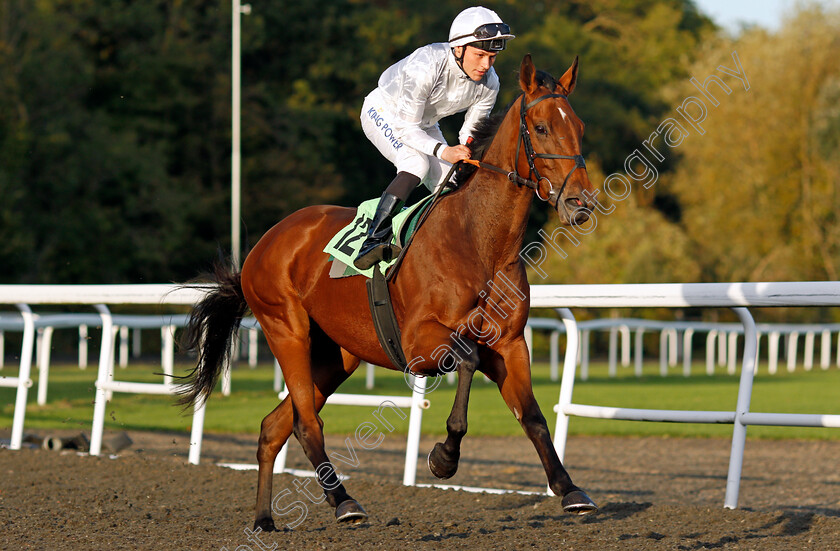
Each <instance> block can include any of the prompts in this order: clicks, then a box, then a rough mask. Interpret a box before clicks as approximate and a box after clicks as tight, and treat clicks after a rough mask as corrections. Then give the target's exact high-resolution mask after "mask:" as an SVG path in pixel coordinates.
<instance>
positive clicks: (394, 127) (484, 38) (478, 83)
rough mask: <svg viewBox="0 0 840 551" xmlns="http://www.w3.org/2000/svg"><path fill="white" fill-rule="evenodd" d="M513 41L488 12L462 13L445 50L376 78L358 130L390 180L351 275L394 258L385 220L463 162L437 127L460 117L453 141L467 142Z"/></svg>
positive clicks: (424, 52) (462, 153) (432, 50)
mask: <svg viewBox="0 0 840 551" xmlns="http://www.w3.org/2000/svg"><path fill="white" fill-rule="evenodd" d="M512 38H514V35H512V34H510V27H508V25H506V24H505V23H504V22H502V20H501V18H499V16H498V15H496V13H495V12H494V11H492V10H488V9H487V8H482V7H473V8H467V9H466V10H464V11H462V12H461V13H459V14H458V16H457V17H455V20H454V21H453V22H452V26H451V27H450V29H449V42H448V43H446V42H440V43H435V44H429V45H427V46H423V47H422V48H419V49H417V50H415V51H414V53H412V54H411V55H409V56H408V57H406V58H405V59H403V60H401V61H398V62H397V63H395V64H394V65H391V66H390V67H388V69H386V70H385V72H384V73H382V75H381V76H380V77H379V83H378V84H379V85H378V87H377V88H376V89H375V90H373V91H372V92H371V93H370V94H368V96H367V97H366V98H365V101H364V104H363V105H362V112H361V121H362V129H363V130H364V132H365V136H367V137H368V139H369V140H370V141H371V142H373V145H375V146H376V148H377V149H378V150H379V152H380V153H382V154H383V155H384V156H385V158H387V159H388V160H389V161H391V162H392V163H394V165H395V166H396V167H397V176H396V178H394V180H393V181H392V182H391V183H390V184H389V185H388V187H387V188H386V189H385V192H384V193H383V194H382V197H381V198H380V199H379V204H378V205H377V207H376V214H375V215H374V217H373V221H372V223H371V226H370V228H369V229H368V233H367V239H366V240H365V242H364V243H363V244H362V248H361V249H360V250H359V255H358V257H357V258H356V260H355V261H354V262H353V264H354V265H355V266H356V268H358V269H360V270H366V269H368V268H370V267H371V266H373V265H374V264H376V263H377V262H379V261H381V260H386V261H387V260H390V259H391V258H393V257H394V255H397V254H399V252H400V249H399V247H397V246H396V245H391V244H390V241H391V237H392V232H391V219H392V217H393V216H394V214H395V213H396V212H397V211H398V210H399V207H400V205H401V204H402V203H404V202H405V200H406V199H408V196H409V195H410V194H411V191H412V190H413V189H414V188H415V187H417V185H418V184H420V183H421V182H422V183H423V184H424V185H426V186H427V187H428V188H429V189H430V190H432V191H435V190H436V189H437V187H438V186H440V185H441V184H442V183H443V182H442V181H441V180H443V178H444V176H445V175H446V174H447V173H448V171H449V168H450V166H451V165H452V164H454V163H456V162H458V161H460V160H462V159H468V158H469V156H470V150H469V148H468V147H467V146H466V145H455V146H450V145H448V144H447V143H446V139H445V138H444V137H443V133H442V132H441V130H440V126H439V125H438V121H439V120H440V119H442V118H443V117H447V116H449V115H453V114H455V113H460V112H462V111H466V115H465V116H464V124H463V126H462V127H461V130H460V132H459V134H458V138H459V141H460V143H461V144H466V143H467V139H468V138H470V136H471V134H472V132H473V131H474V130H475V128H476V126H477V124H478V122H479V121H481V120H482V119H484V118H485V117H487V115H489V114H490V111H491V110H492V109H493V105H494V104H495V103H496V96H497V95H498V93H499V77H498V76H496V72H495V71H494V70H493V63H494V61H495V60H496V54H497V53H498V52H500V51H502V50H504V49H505V46H506V43H507V41H508V40H510V39H512Z"/></svg>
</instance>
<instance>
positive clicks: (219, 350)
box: [177, 265, 248, 407]
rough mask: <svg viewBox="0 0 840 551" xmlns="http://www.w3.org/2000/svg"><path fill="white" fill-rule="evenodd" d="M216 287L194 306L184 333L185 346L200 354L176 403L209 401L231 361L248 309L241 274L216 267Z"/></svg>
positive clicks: (188, 403) (185, 403) (179, 392)
mask: <svg viewBox="0 0 840 551" xmlns="http://www.w3.org/2000/svg"><path fill="white" fill-rule="evenodd" d="M214 279H215V282H214V283H215V285H214V287H213V290H211V291H210V292H209V293H208V294H207V296H205V297H204V298H203V299H202V300H201V302H199V303H198V304H196V305H195V307H194V308H193V310H192V313H191V314H190V321H189V323H187V327H186V329H185V332H184V337H183V341H182V343H183V346H184V347H185V348H186V349H187V350H194V351H196V352H197V354H198V361H197V364H196V366H195V368H194V369H193V370H192V371H191V372H190V373H189V374H188V375H185V376H184V377H178V378H179V379H181V382H180V386H179V388H178V391H177V393H178V394H179V395H180V396H181V397H180V398H179V399H178V401H177V404H178V405H182V406H185V407H186V406H189V405H191V404H193V403H197V402H203V401H204V400H206V399H207V398H208V397H209V396H210V393H211V392H212V391H213V388H214V387H215V386H216V381H217V380H218V379H219V373H220V372H221V370H222V367H223V366H224V364H225V363H226V361H227V360H228V359H229V358H230V354H231V349H232V346H231V345H232V343H233V338H234V335H236V332H237V330H238V329H239V324H240V323H241V322H242V316H244V315H245V312H246V311H247V310H248V304H247V303H246V302H245V296H244V295H243V294H242V280H241V275H240V273H239V272H234V271H232V270H231V269H230V268H228V267H225V266H222V265H217V266H216V269H215V278H214Z"/></svg>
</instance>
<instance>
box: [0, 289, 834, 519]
mask: <svg viewBox="0 0 840 551" xmlns="http://www.w3.org/2000/svg"><path fill="white" fill-rule="evenodd" d="M201 296H202V291H201V290H200V289H198V288H183V287H176V286H172V285H82V286H38V285H13V286H2V285H0V304H15V305H16V306H17V308H18V310H19V311H20V315H21V320H22V323H23V325H24V336H23V339H22V340H23V343H22V351H21V363H20V368H19V372H18V377H2V378H0V386H11V387H16V388H17V394H16V406H15V415H14V421H13V428H12V441H11V447H12V449H18V448H19V447H20V445H21V438H22V434H23V415H24V412H25V406H26V398H27V392H28V389H29V388H30V387H31V386H32V381H31V379H30V378H29V376H30V369H31V363H32V362H31V360H32V357H31V356H32V349H33V345H34V342H35V338H36V332H37V327H36V320H37V316H35V315H34V314H33V313H32V310H31V308H30V306H29V305H30V304H41V305H43V304H88V305H92V306H94V308H96V310H97V311H98V316H99V323H100V324H101V325H102V328H103V335H111V336H113V335H114V334H115V333H114V329H113V328H114V327H115V325H116V323H115V320H114V316H112V315H111V313H110V311H109V310H108V308H107V306H105V305H106V304H110V305H114V304H180V305H191V304H193V303H195V302H196V301H197V300H198V299H199V298H201ZM531 306H532V307H535V308H538V307H550V308H557V311H558V313H559V314H560V317H561V322H559V323H562V325H563V329H564V330H565V333H566V335H567V347H566V354H565V358H564V363H563V374H562V384H561V388H560V395H559V399H558V403H557V405H556V406H555V411H557V413H558V418H557V426H556V431H555V437H554V438H555V447H556V448H557V450H558V453H559V455H560V456H561V458H562V457H563V455H564V452H565V445H566V437H567V431H568V422H569V417H570V416H580V417H592V418H609V419H626V420H645V421H671V422H691V423H731V424H733V436H732V449H731V453H730V465H729V472H728V475H727V485H726V498H725V502H724V506H725V507H729V508H734V507H737V503H738V488H739V484H740V475H741V467H742V464H743V453H744V447H745V439H746V427H747V425H751V424H753V425H775V426H814V427H840V415H822V414H819V413H814V414H790V413H769V412H762V413H757V412H750V411H749V405H750V398H751V393H752V383H753V375H754V373H755V370H756V358H757V348H758V342H759V340H758V339H759V331H758V328H757V327H756V324H755V322H754V321H753V318H752V316H751V314H750V312H749V310H748V309H747V307H785V306H840V283H838V282H780V283H725V284H723V283H721V284H653V285H651V284H648V285H643V284H640V285H564V286H559V285H536V286H532V288H531ZM575 307H581V308H623V307H650V308H662V307H665V308H685V307H708V308H720V307H725V308H732V309H733V310H734V311H735V312H736V314H737V315H738V317H739V318H740V320H741V327H737V326H736V325H733V324H729V325H727V326H725V327H712V326H709V327H703V328H700V329H699V330H700V331H707V332H708V333H709V334H711V333H712V332H713V331H714V332H716V334H715V336H714V338H716V339H717V347H718V352H719V354H720V351H721V350H724V351H727V352H728V353H726V357H727V360H732V358H733V354H734V352H733V351H734V350H735V342H734V339H733V335H734V336H735V338H737V336H738V335H739V334H741V335H743V336H744V354H743V361H742V369H741V376H740V384H739V391H738V396H737V401H736V406H735V409H734V410H733V411H679V410H658V409H631V408H616V407H607V406H597V405H586V404H576V403H573V402H572V394H573V389H574V381H575V375H576V368H577V366H578V364H580V365H581V366H582V370H583V366H585V365H587V364H586V362H585V361H584V360H583V358H579V351H580V352H581V353H580V356H584V355H585V354H586V352H587V347H584V346H582V345H581V342H580V340H581V339H580V335H581V334H582V329H581V325H584V324H577V323H576V321H575V319H574V316H573V315H572V313H571V311H570V310H569V308H575ZM0 321H2V320H0ZM47 321H49V320H47ZM89 321H90V320H89ZM123 321H124V322H125V320H123ZM587 323H590V325H589V328H588V329H587V331H591V330H600V329H601V327H599V326H597V325H596V324H592V323H591V322H587ZM673 323H680V322H673ZM541 324H542V325H541ZM552 324H553V325H552ZM531 326H532V327H533V328H540V329H548V330H552V331H553V335H556V334H559V332H560V330H559V325H558V322H557V321H556V320H553V321H552V322H551V323H549V322H545V323H543V322H534V323H532V324H531ZM44 327H46V326H44ZM604 327H606V326H604ZM657 327H659V330H660V331H661V335H662V337H661V341H660V357H661V358H662V359H663V360H662V361H666V360H667V362H668V363H669V365H673V363H674V362H675V361H676V359H675V355H676V352H675V351H676V349H677V346H676V342H677V336H676V335H677V331H678V330H679V331H682V335H683V339H684V340H683V350H684V353H685V351H690V346H686V343H688V344H689V345H690V338H691V334H692V333H689V330H691V329H693V330H694V331H698V328H697V327H693V328H692V327H689V326H685V327H683V326H675V325H671V326H669V327H664V326H663V325H662V323H659V325H658V326H657ZM249 329H254V327H249ZM629 329H630V326H629V325H628V324H627V323H624V324H618V325H615V326H613V327H610V328H609V330H610V331H611V339H610V343H611V351H610V358H611V362H614V360H615V359H616V356H617V352H616V349H615V348H613V344H614V343H616V341H617V337H618V335H619V334H620V335H621V336H622V341H623V343H625V347H626V348H623V349H622V363H624V364H625V365H626V363H627V362H628V361H629V360H628V358H629V356H628V354H629V352H627V351H626V350H629V345H628V344H627V343H629ZM642 329H644V328H643V327H641V326H637V334H636V340H637V347H636V354H637V359H638V358H639V357H640V355H641V347H640V346H638V344H639V343H638V341H640V340H641V337H640V335H641V334H642ZM809 329H813V331H809V330H806V331H803V329H802V327H799V328H798V329H797V328H794V327H788V328H783V327H765V328H763V332H766V334H768V348H769V349H770V350H771V355H770V357H769V359H770V361H772V358H773V354H774V352H773V349H774V347H775V353H777V352H778V339H779V338H780V335H782V334H786V335H788V337H787V338H788V354H789V355H788V369H791V367H790V366H791V360H790V358H791V356H790V354H791V352H790V350H794V352H793V354H794V358H795V343H796V339H797V338H798V334H799V333H801V332H805V333H806V343H805V348H806V351H805V357H806V358H808V357H809V352H808V350H809V348H810V351H811V356H810V357H811V358H812V357H813V337H808V336H807V335H808V334H816V333H817V332H819V333H821V334H822V341H821V343H822V344H821V350H822V353H823V357H822V359H821V364H822V365H823V367H824V368H825V366H826V365H827V362H826V355H825V354H826V353H825V350H828V349H830V333H831V331H833V330H834V328H833V327H832V328H829V330H828V333H829V337H828V338H826V329H825V328H824V327H823V326H815V327H813V328H809ZM252 334H253V333H252ZM613 335H614V336H613ZM687 335H688V336H687ZM723 335H726V337H725V339H724V338H723ZM556 338H557V337H556V336H552V345H553V352H552V358H553V359H554V360H555V362H556V361H557V359H558V358H559V351H558V350H557V348H555V344H554V343H555V342H556ZM711 339H712V337H711V336H707V362H708V358H709V357H711V356H713V352H714V347H715V345H714V344H712V345H708V342H710V340H711ZM104 340H105V339H103V341H104ZM663 341H664V343H663ZM252 342H253V340H252ZM711 342H714V341H713V340H711ZM839 348H840V347H839ZM114 349H115V346H114V340H113V338H108V339H107V342H103V345H102V346H101V347H100V359H99V372H98V375H97V381H96V399H95V405H94V416H93V429H92V431H91V454H93V455H97V454H99V453H100V451H101V444H102V430H103V425H104V413H105V404H106V401H107V398H108V393H109V392H132V393H154V394H171V393H172V392H173V387H172V386H171V385H169V384H168V383H163V384H151V383H132V382H128V381H116V380H114V375H113V370H114V368H113V365H114ZM838 354H840V352H838ZM794 361H795V360H794ZM807 361H808V360H807V359H806V362H807ZM47 362H48V360H47ZM688 363H689V364H690V360H689V362H688ZM728 363H729V365H730V369H732V368H731V366H732V365H734V363H733V361H729V362H728ZM811 363H812V362H811ZM707 365H708V364H707ZM806 368H808V367H807V363H806ZM707 370H708V367H707ZM275 384H276V385H278V384H279V382H278V381H275ZM416 394H417V393H416V392H415V395H414V396H412V397H409V398H406V397H401V398H402V399H405V400H409V401H408V402H405V404H406V405H408V407H411V408H412V413H414V410H415V409H417V410H420V409H422V407H423V406H424V405H425V406H426V407H427V406H428V403H427V402H425V403H424V402H423V400H424V399H423V397H422V394H420V395H419V396H417V395H416ZM390 398H393V397H385V396H383V397H375V396H374V397H369V398H367V399H369V400H372V402H370V404H368V405H380V406H381V405H382V403H383V402H384V401H386V400H388V399H390ZM336 400H338V401H340V400H341V398H334V399H333V401H334V402H335V401H336ZM373 402H376V403H375V404H374V403H373ZM400 403H401V404H402V403H403V402H400ZM203 416H204V409H203V407H201V408H195V410H194V417H193V423H192V436H191V439H190V462H191V463H198V458H199V456H200V450H201V436H202V430H203ZM419 423H420V416H419V415H418V416H417V420H416V421H415V417H414V415H412V420H411V422H410V425H411V426H415V424H416V429H417V430H416V434H417V437H418V438H419ZM411 449H412V443H411V442H410V441H409V442H408V444H407V454H406V455H407V463H406V473H409V463H408V455H409V454H410V452H411ZM413 450H414V452H413V458H414V462H415V463H414V466H413V467H412V470H411V474H410V475H409V474H405V475H404V481H406V483H410V482H408V481H409V480H411V479H413V473H414V471H415V470H416V453H417V452H416V447H414V448H413ZM283 460H284V459H283ZM283 460H281V461H283ZM411 482H413V480H411Z"/></svg>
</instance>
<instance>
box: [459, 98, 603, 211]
mask: <svg viewBox="0 0 840 551" xmlns="http://www.w3.org/2000/svg"><path fill="white" fill-rule="evenodd" d="M565 97H566V96H565V94H545V95H544V96H540V97H538V98H537V99H535V100H533V101H531V102H530V103H528V104H526V103H525V94H522V101H521V107H520V110H519V140H518V141H517V142H516V157H515V158H514V159H515V160H514V168H513V170H512V171H507V170H504V169H501V168H499V167H497V166H493V165H491V164H487V163H485V162H482V161H474V160H471V159H465V160H464V161H463V162H465V163H469V164H471V165H474V166H477V167H479V168H484V169H487V170H492V171H494V172H498V173H500V174H504V175H506V176H507V178H508V180H510V181H511V182H513V183H514V184H516V185H519V186H526V187H529V188H531V189H533V190H534V191H535V192H536V195H537V197H538V198H539V199H540V200H542V201H547V202H548V203H549V204H550V205H552V206H553V207H554V208H557V203H558V202H559V200H560V197H561V195H562V194H563V191H564V190H565V189H566V184H567V183H568V181H569V178H570V177H571V176H572V174H574V172H575V171H576V170H577V169H579V168H583V169H586V161H584V159H583V155H558V154H556V153H537V152H536V151H534V146H533V144H532V143H531V132H530V131H529V130H528V124H527V122H526V119H525V113H526V112H527V111H528V109H530V108H531V107H533V106H535V105H536V104H538V103H539V102H541V101H543V100H545V99H549V98H565ZM520 148H522V149H524V150H525V157H526V158H527V159H528V177H527V178H523V177H522V176H520V175H519V173H518V172H517V168H516V164H517V162H518V160H519V150H520ZM536 159H569V160H572V161H574V162H575V167H574V168H573V169H572V170H571V171H570V172H569V173H568V174H566V178H565V179H564V180H563V185H561V186H560V189H559V190H555V189H554V185H553V184H552V183H551V180H549V179H548V178H546V177H545V176H542V175H540V171H539V169H537V165H536V164H534V161H535V160H536ZM534 178H536V179H534ZM543 180H545V181H546V182H548V189H549V192H548V194H547V195H546V196H545V197H543V196H542V195H540V183H541V182H542V181H543Z"/></svg>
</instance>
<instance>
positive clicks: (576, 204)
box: [566, 197, 584, 211]
mask: <svg viewBox="0 0 840 551" xmlns="http://www.w3.org/2000/svg"><path fill="white" fill-rule="evenodd" d="M566 206H567V207H568V208H569V210H570V211H575V210H577V209H579V208H581V207H583V206H584V205H583V201H581V200H580V199H578V198H577V197H572V198H571V199H566Z"/></svg>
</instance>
